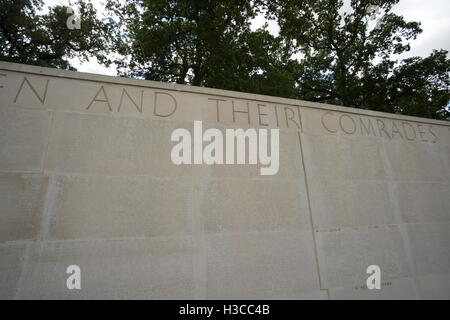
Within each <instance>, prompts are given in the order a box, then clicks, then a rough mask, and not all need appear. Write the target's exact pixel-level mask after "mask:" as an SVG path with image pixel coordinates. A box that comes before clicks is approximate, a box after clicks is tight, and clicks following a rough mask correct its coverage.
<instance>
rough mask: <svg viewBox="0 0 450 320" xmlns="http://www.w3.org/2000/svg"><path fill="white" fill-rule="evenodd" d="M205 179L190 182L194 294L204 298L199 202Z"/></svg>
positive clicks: (204, 270)
mask: <svg viewBox="0 0 450 320" xmlns="http://www.w3.org/2000/svg"><path fill="white" fill-rule="evenodd" d="M204 184H205V181H204V179H203V178H199V179H194V183H193V184H192V200H193V201H192V213H191V219H192V223H193V226H192V228H193V230H192V231H193V239H194V255H195V256H196V258H194V281H195V282H194V286H195V291H194V296H195V298H196V299H201V300H204V299H206V242H205V230H204V223H203V221H204V220H203V217H202V214H201V210H200V208H201V203H202V201H203V190H204Z"/></svg>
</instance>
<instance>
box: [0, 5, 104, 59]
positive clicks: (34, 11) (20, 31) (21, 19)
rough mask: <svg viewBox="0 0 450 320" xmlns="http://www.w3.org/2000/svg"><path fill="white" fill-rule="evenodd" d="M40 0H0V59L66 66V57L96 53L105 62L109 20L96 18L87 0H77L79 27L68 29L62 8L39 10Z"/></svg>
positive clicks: (65, 12) (85, 56) (67, 16)
mask: <svg viewBox="0 0 450 320" xmlns="http://www.w3.org/2000/svg"><path fill="white" fill-rule="evenodd" d="M42 7H43V2H42V1H41V0H0V8H1V9H2V10H1V11H0V59H1V60H4V61H10V62H18V63H26V64H34V65H40V66H48V67H58V68H69V67H70V64H69V62H68V59H70V58H73V57H75V56H78V57H80V58H81V59H88V58H89V57H90V56H96V57H97V58H98V59H99V61H101V62H103V63H108V59H107V58H106V54H107V44H108V42H109V41H110V37H111V26H112V24H111V23H106V22H102V21H100V20H99V19H98V18H97V17H96V11H95V9H94V7H93V6H92V4H91V3H88V2H86V1H84V0H78V1H77V2H76V7H77V8H78V11H79V13H80V16H81V18H82V23H81V28H80V29H73V30H70V29H69V28H67V24H66V21H67V19H68V18H69V16H70V14H68V13H67V10H66V7H63V6H55V7H52V8H50V10H49V12H48V13H45V14H44V13H40V11H42Z"/></svg>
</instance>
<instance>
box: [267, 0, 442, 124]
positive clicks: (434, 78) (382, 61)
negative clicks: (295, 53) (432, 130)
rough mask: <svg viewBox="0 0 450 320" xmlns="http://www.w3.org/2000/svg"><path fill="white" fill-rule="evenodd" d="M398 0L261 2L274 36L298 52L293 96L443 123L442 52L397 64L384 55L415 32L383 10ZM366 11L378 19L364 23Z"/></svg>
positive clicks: (403, 47) (398, 49)
mask: <svg viewBox="0 0 450 320" xmlns="http://www.w3.org/2000/svg"><path fill="white" fill-rule="evenodd" d="M397 2H398V0H352V1H351V10H349V11H348V12H342V7H343V1H342V0H302V1H298V0H278V1H268V6H269V11H268V12H269V16H270V17H272V18H276V19H277V20H278V22H279V24H280V28H281V37H283V38H285V39H287V41H290V42H293V43H295V44H296V45H297V48H298V49H299V50H300V52H301V53H302V54H303V55H304V57H303V59H302V60H301V61H300V72H299V74H298V78H297V79H296V80H297V82H298V88H299V95H298V97H299V98H301V99H305V100H312V101H320V102H327V103H332V104H338V105H345V106H349V107H356V108H364V109H371V110H380V111H385V112H392V113H401V114H409V115H416V116H422V117H430V118H438V119H448V118H449V116H450V113H449V111H448V109H446V107H447V105H448V102H449V97H450V95H449V85H450V81H449V80H450V79H449V71H450V61H449V59H448V58H447V52H446V51H444V50H440V51H434V52H433V53H432V54H431V55H430V56H429V57H427V58H420V57H414V58H410V59H405V60H404V61H402V62H400V63H398V62H397V61H396V60H393V58H392V56H393V55H395V54H401V53H404V52H406V51H408V50H409V49H410V47H409V43H408V41H409V40H413V39H415V38H416V37H417V35H418V34H419V33H420V32H421V31H422V30H421V29H420V24H419V23H417V22H406V21H405V20H404V19H403V18H402V17H400V16H398V15H396V14H394V13H392V12H391V9H392V7H393V5H395V4H396V3H397ZM373 8H377V9H378V12H379V14H378V15H377V16H376V18H377V19H378V23H377V25H375V26H374V24H375V23H373V21H371V17H373V15H372V13H373V10H372V9H373Z"/></svg>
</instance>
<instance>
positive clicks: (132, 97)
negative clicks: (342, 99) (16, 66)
mask: <svg viewBox="0 0 450 320" xmlns="http://www.w3.org/2000/svg"><path fill="white" fill-rule="evenodd" d="M7 76H8V75H7V73H0V77H1V78H7ZM1 78H0V79H1ZM19 79H20V80H19V81H17V82H16V83H15V84H14V85H13V86H12V87H15V88H16V89H15V90H17V91H15V95H14V98H13V103H18V101H20V100H21V99H22V100H24V99H26V98H28V99H29V101H27V103H28V102H29V103H30V104H33V103H37V104H39V105H42V106H44V105H45V104H46V101H47V100H48V95H49V92H51V91H50V90H49V89H50V86H51V81H53V80H50V79H51V78H50V79H49V78H48V77H45V78H40V79H37V78H33V79H30V76H23V77H20V78H19ZM57 81H67V82H68V84H67V87H68V88H71V84H70V81H72V80H70V79H58V80H57ZM5 84H6V86H7V82H6V83H5V82H3V83H1V84H0V89H4V88H5V87H6V86H5ZM91 88H92V89H90V88H89V90H92V91H91V94H89V93H88V94H87V95H86V97H85V99H86V98H87V101H86V100H84V101H85V102H84V103H86V104H84V103H82V104H80V108H84V110H87V111H95V112H107V113H112V112H118V113H120V112H125V111H126V112H130V111H131V112H133V111H134V112H136V113H139V114H144V113H145V111H146V110H149V109H150V110H149V111H147V112H151V115H153V116H155V117H159V118H161V117H162V118H170V117H172V116H173V115H174V114H175V113H176V112H177V111H178V109H179V106H180V103H181V104H183V101H182V98H180V96H179V95H178V94H175V93H173V94H172V93H169V92H167V91H159V90H155V89H152V88H144V87H137V89H136V86H134V87H133V86H119V85H111V86H110V85H109V84H108V85H107V84H102V83H100V84H97V85H94V86H92V87H91ZM78 92H79V91H78ZM71 93H72V91H71V90H67V95H70V94H71ZM183 94H186V95H188V94H189V93H180V95H183ZM193 94H195V93H193ZM202 97H204V98H203V99H204V100H203V101H204V102H203V103H204V104H206V105H207V108H211V109H208V110H211V111H212V112H213V116H214V118H215V119H214V120H215V121H217V122H220V123H235V124H238V125H249V126H252V125H253V126H263V127H269V126H270V127H275V128H288V129H294V130H299V131H303V128H302V119H301V114H300V106H297V105H289V104H286V105H285V104H275V103H270V102H263V101H252V100H245V99H233V98H226V97H214V96H207V95H202ZM77 99H79V98H78V97H68V100H69V101H73V100H75V101H77ZM22 102H23V101H22ZM83 105H84V106H83ZM198 107H203V106H201V105H200V106H198ZM320 122H321V126H322V127H323V129H324V130H325V131H326V132H328V133H330V134H343V135H356V136H365V137H381V138H385V139H397V140H404V141H421V142H426V143H436V142H438V140H439V138H438V135H437V132H438V130H436V128H435V126H433V125H431V124H425V123H419V122H412V121H404V120H396V119H389V118H382V117H375V116H365V115H358V114H353V113H345V112H338V111H324V112H323V113H321V116H320ZM448 132H449V134H450V128H448Z"/></svg>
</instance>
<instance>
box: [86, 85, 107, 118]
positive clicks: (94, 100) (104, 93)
mask: <svg viewBox="0 0 450 320" xmlns="http://www.w3.org/2000/svg"><path fill="white" fill-rule="evenodd" d="M100 92H103V97H104V99H97V97H98V95H99V93H100ZM96 101H98V102H106V104H107V105H108V109H109V111H111V112H112V108H111V104H110V103H109V99H108V96H107V95H106V91H105V88H103V86H101V87H100V89H99V90H98V92H97V94H96V95H95V97H94V99H92V101H91V103H89V105H88V107H87V108H86V110H89V108H90V107H91V106H92V104H93V103H94V102H96Z"/></svg>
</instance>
